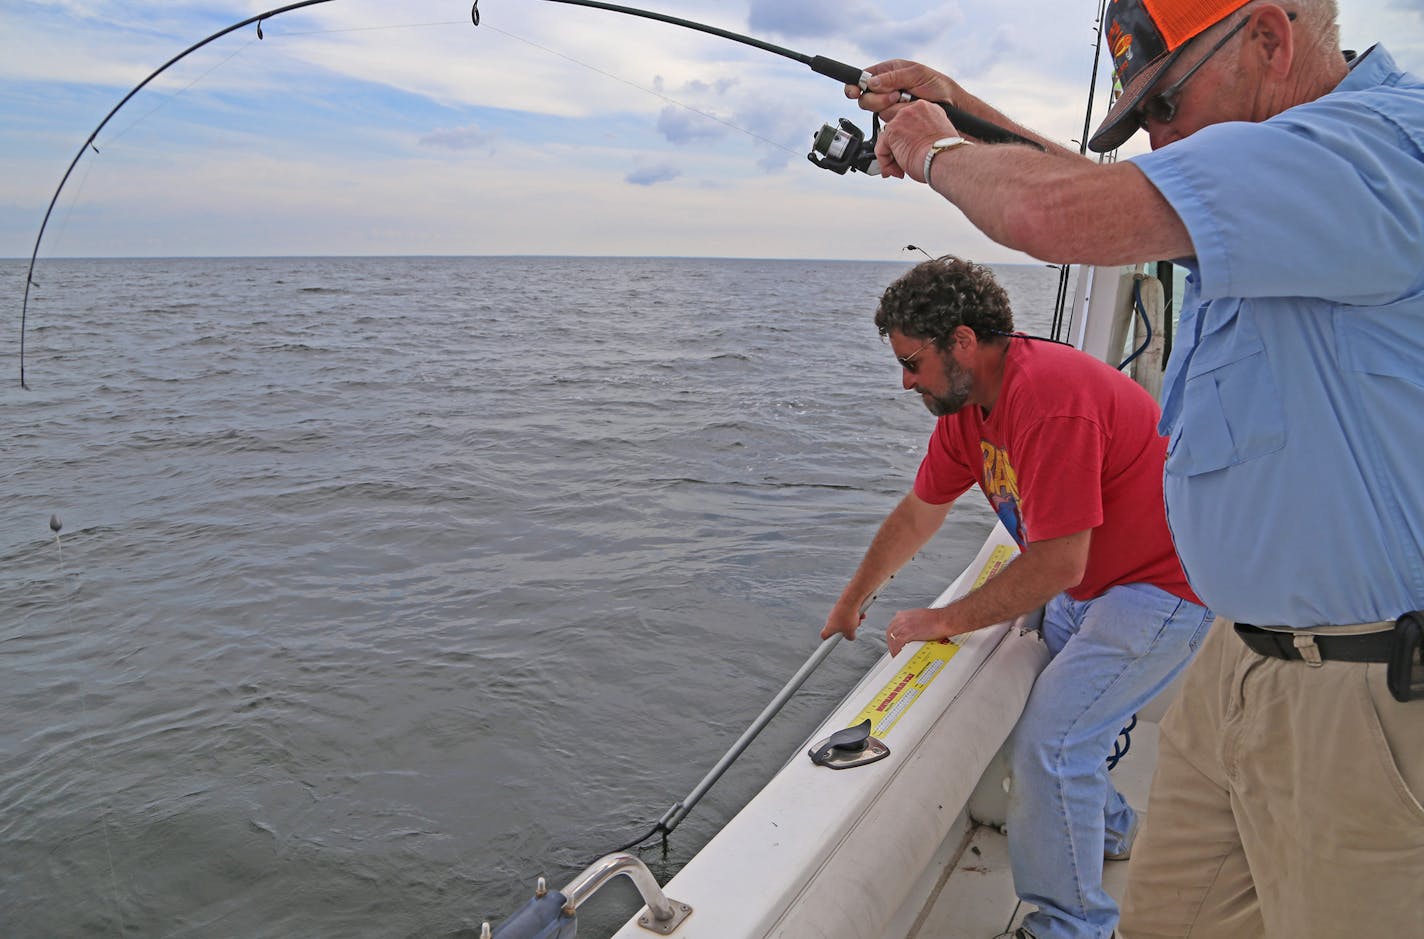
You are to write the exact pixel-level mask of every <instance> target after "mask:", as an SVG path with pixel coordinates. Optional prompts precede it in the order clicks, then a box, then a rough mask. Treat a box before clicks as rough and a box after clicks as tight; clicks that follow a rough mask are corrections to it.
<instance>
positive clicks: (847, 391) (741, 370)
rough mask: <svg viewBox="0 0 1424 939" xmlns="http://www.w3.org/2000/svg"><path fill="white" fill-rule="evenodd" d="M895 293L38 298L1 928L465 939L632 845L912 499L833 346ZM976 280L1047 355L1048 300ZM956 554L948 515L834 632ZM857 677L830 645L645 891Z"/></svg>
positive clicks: (145, 264) (0, 744)
mask: <svg viewBox="0 0 1424 939" xmlns="http://www.w3.org/2000/svg"><path fill="white" fill-rule="evenodd" d="M906 266H907V265H904V264H881V263H831V262H826V263H818V262H800V261H795V262H793V261H782V262H775V261H771V262H758V261H719V260H668V259H649V260H627V259H554V258H549V259H529V258H467V259H453V258H452V259H256V260H252V259H247V260H181V261H168V260H152V261H46V262H41V265H40V267H39V270H38V271H37V275H36V279H37V280H39V281H40V283H41V284H42V287H41V289H40V290H38V291H37V293H36V295H35V297H34V300H33V301H32V306H31V309H30V326H29V332H28V337H27V352H28V358H27V377H28V379H29V381H30V383H31V385H32V387H33V389H34V390H33V391H31V392H28V393H25V392H21V391H19V389H18V386H17V385H16V384H15V383H14V382H13V381H12V382H11V383H10V384H8V385H7V386H6V387H5V390H4V392H3V396H4V413H5V427H4V431H3V437H0V439H3V440H4V444H3V446H4V454H5V458H4V460H3V461H0V571H2V572H0V610H3V611H4V613H3V618H0V663H2V664H3V674H4V681H3V683H0V713H3V714H4V715H5V720H4V723H3V725H0V857H3V862H0V924H3V932H4V934H5V935H6V936H37V937H40V936H109V935H135V936H175V937H176V936H205V937H206V936H214V935H224V936H272V937H292V936H303V937H328V936H329V937H336V936H342V937H345V936H353V935H363V936H366V935H369V936H396V937H400V936H437V937H439V936H463V935H476V934H477V932H478V926H479V923H480V921H481V920H483V919H486V918H488V919H492V920H495V921H498V920H499V919H502V918H503V917H504V916H506V915H508V914H509V913H510V912H512V911H513V910H514V909H515V908H516V907H517V906H519V905H520V904H522V903H523V902H524V900H525V899H527V897H528V895H529V893H530V891H531V889H532V885H533V881H534V878H535V877H536V876H538V875H540V874H543V875H546V876H547V877H548V878H549V880H550V883H551V884H552V885H555V886H558V885H562V884H563V883H565V882H567V881H568V880H569V879H571V878H572V876H573V875H574V874H575V873H577V871H578V870H580V869H581V868H582V866H583V865H584V864H585V863H586V862H587V861H588V860H590V859H591V858H593V857H595V856H597V855H598V854H601V853H603V852H604V851H606V850H609V849H611V848H612V847H615V846H617V845H618V844H620V843H622V842H624V841H626V840H628V839H630V838H632V837H634V836H636V835H637V834H640V833H642V832H643V831H646V830H647V829H648V828H649V827H651V825H652V823H653V822H655V821H656V820H657V819H658V818H659V817H660V816H661V815H662V814H663V812H664V811H666V809H667V808H668V807H669V806H670V805H671V804H672V803H673V802H674V801H676V800H678V799H680V798H681V797H682V796H683V795H685V794H686V793H687V792H688V790H689V789H691V788H692V786H693V785H694V784H696V783H697V781H698V780H699V779H701V777H702V775H703V774H704V773H705V772H706V771H707V770H709V769H710V768H711V766H712V765H713V764H714V763H715V762H716V760H717V758H718V757H720V756H721V754H722V753H723V752H724V751H725V750H726V748H727V747H729V746H730V745H731V743H732V742H733V741H734V740H735V739H736V737H737V736H738V735H739V734H740V733H741V731H742V730H743V729H744V728H745V727H746V725H747V724H749V723H750V721H751V720H752V719H753V718H754V717H755V716H756V714H757V713H758V712H759V711H760V710H761V708H762V707H763V706H764V705H765V704H766V702H767V701H768V700H769V699H770V697H771V696H772V695H773V694H774V693H775V691H776V690H777V689H778V688H780V686H781V684H782V683H783V682H784V681H785V680H786V678H787V677H789V676H790V674H791V673H792V672H793V671H794V670H795V669H796V668H797V667H798V666H799V665H800V663H801V662H802V661H803V660H804V659H805V658H806V656H808V655H809V654H810V653H811V652H812V651H813V650H814V648H815V646H816V644H817V641H818V640H817V637H816V634H817V632H818V630H819V627H820V625H821V623H822V621H823V620H824V616H825V612H826V609H827V608H828V605H829V603H830V602H831V600H832V599H834V597H835V595H836V594H837V593H838V592H839V590H840V588H841V586H843V584H844V581H845V579H846V577H848V576H849V574H850V572H851V570H852V569H853V568H854V566H855V564H856V563H857V561H858V560H859V558H860V555H861V553H862V551H863V550H864V547H865V545H866V543H867V542H868V541H869V538H870V536H871V535H872V534H873V533H874V530H875V527H876V526H877V525H878V523H879V521H880V520H881V518H882V517H883V516H884V514H885V513H886V512H887V511H889V509H890V508H891V507H892V506H893V504H894V503H895V501H896V500H897V499H898V498H899V497H900V495H901V494H903V492H904V491H905V489H906V488H907V487H908V485H909V481H910V479H911V478H912V475H913V472H914V470H915V468H916V466H917V465H918V461H919V457H920V453H921V448H922V446H923V440H924V437H925V435H926V433H927V431H928V429H929V422H930V417H929V415H928V414H927V413H926V412H925V411H924V409H923V408H922V407H921V405H920V404H919V403H918V399H914V398H912V397H909V396H906V395H905V394H904V393H903V392H902V391H900V389H899V371H898V369H897V368H896V367H895V363H894V359H893V358H892V357H891V354H890V352H889V350H888V349H887V348H886V347H884V346H883V345H882V344H881V343H880V341H879V340H878V339H877V338H876V336H875V331H874V327H873V325H872V324H871V321H870V315H871V313H872V312H873V310H874V305H875V299H876V297H877V296H878V295H879V293H880V291H881V290H883V289H884V287H885V286H886V285H887V284H888V283H889V282H890V281H891V280H892V279H894V277H895V276H897V275H898V274H899V273H900V272H902V271H903V270H904V269H905V268H906ZM0 272H3V275H4V280H3V289H4V290H5V292H6V293H7V294H9V295H11V296H14V297H18V296H19V295H20V293H21V286H22V284H23V274H24V266H23V265H22V264H19V263H17V262H5V264H4V265H3V266H0ZM1000 274H1001V278H1002V280H1003V282H1004V284H1005V286H1006V287H1007V288H1008V289H1009V292H1010V295H1011V296H1012V297H1013V298H1014V299H1015V302H1016V306H1017V309H1018V310H1019V319H1020V324H1021V325H1023V326H1026V327H1027V328H1030V329H1037V330H1040V331H1042V330H1043V329H1044V328H1045V326H1044V324H1046V323H1047V321H1048V319H1049V317H1050V315H1051V309H1050V307H1051V303H1052V294H1053V289H1054V287H1055V285H1056V281H1057V275H1056V272H1054V271H1052V270H1049V269H1046V268H1036V267H1006V268H1001V269H1000ZM8 341H9V340H7V342H8ZM7 350H8V351H7ZM0 351H3V352H4V360H5V361H7V362H8V363H9V365H8V366H7V367H8V368H10V369H14V370H15V371H16V373H17V371H18V363H17V361H16V359H15V352H16V351H17V350H16V349H15V346H14V345H13V344H10V345H7V346H0ZM51 514H57V515H58V516H59V517H60V518H61V519H62V520H63V523H64V529H63V532H62V539H61V543H60V544H59V545H57V544H56V542H55V539H54V538H53V536H52V535H51V533H50V531H49V528H48V524H47V523H48V520H49V518H50V515H51ZM990 521H991V516H990V514H989V512H988V510H987V509H985V508H984V507H983V505H982V503H981V502H979V501H978V500H977V499H975V498H970V497H967V498H966V499H965V500H964V505H962V506H961V507H959V508H957V509H956V511H955V513H954V515H953V516H952V517H951V524H950V525H949V526H948V527H947V529H946V531H945V532H944V533H942V534H941V536H939V537H938V538H937V539H936V540H935V541H934V542H933V543H932V544H931V545H930V546H929V547H928V548H927V549H926V551H924V552H923V553H922V554H921V556H920V557H919V558H918V559H917V560H916V561H915V562H913V564H912V565H911V568H910V569H909V570H907V571H906V572H905V573H904V574H902V575H901V576H900V577H899V578H898V579H897V580H896V581H895V583H894V584H893V585H892V586H891V588H889V589H888V590H887V591H886V592H885V594H884V595H883V597H882V600H881V602H880V604H879V606H878V607H877V608H876V609H875V610H873V611H872V612H871V615H870V618H869V619H868V621H867V630H868V632H869V633H872V634H876V635H878V634H879V633H880V631H881V630H882V629H883V626H884V622H885V620H886V619H888V617H889V614H890V613H891V612H893V610H894V609H897V608H900V607H905V606H914V605H922V604H924V603H926V602H928V601H929V600H930V599H932V598H933V596H934V595H935V594H937V593H938V592H939V590H940V589H941V588H942V587H943V585H944V584H945V583H946V582H947V581H948V580H949V579H950V578H951V577H952V576H954V575H955V574H956V573H957V572H958V570H959V568H960V567H961V566H962V565H963V564H964V563H965V562H967V560H968V559H969V557H970V556H971V555H972V553H973V551H974V550H975V549H977V547H978V545H979V542H980V540H981V539H982V536H983V533H984V531H985V530H986V529H987V528H988V525H989V523H990ZM883 651H884V644H883V641H882V640H881V639H879V638H875V637H866V638H863V639H862V640H861V641H859V642H856V643H854V644H846V645H842V646H841V647H840V648H839V649H837V651H836V653H835V654H834V655H833V656H832V657H831V659H830V660H829V661H828V663H827V664H826V665H825V666H824V667H823V668H822V669H821V670H820V671H819V672H818V673H817V674H816V675H815V676H814V677H813V678H812V679H811V681H810V682H809V683H808V685H807V686H806V688H805V689H803V691H802V692H801V694H800V695H799V696H798V697H797V699H796V700H795V701H793V703H792V704H791V705H790V707H789V708H788V709H787V711H786V712H784V714H783V716H782V717H781V718H780V719H778V721H776V722H775V723H773V724H772V726H771V727H770V728H769V729H768V730H767V731H766V732H765V733H764V734H763V735H762V738H761V739H760V740H758V741H757V743H756V744H754V745H753V746H752V747H751V749H750V750H749V751H748V753H747V754H746V756H745V757H744V758H743V759H742V760H741V761H740V762H739V763H738V764H737V765H736V766H735V767H734V768H733V769H732V771H731V772H730V773H729V774H728V775H727V776H726V777H724V778H723V779H722V781H721V782H719V783H718V784H717V785H716V786H715V787H714V788H713V789H712V791H711V792H710V794H709V795H708V796H707V798H706V799H705V800H704V801H703V802H702V803H701V804H700V805H699V806H698V807H697V808H696V810H695V811H694V812H693V813H692V815H691V816H689V818H688V819H687V821H685V822H684V823H683V824H682V826H681V827H679V828H678V830H677V832H676V833H675V834H674V835H673V836H672V839H671V843H670V848H669V851H668V853H667V855H666V856H663V855H662V854H661V853H660V852H658V851H656V850H653V851H649V852H647V853H646V854H645V858H646V859H647V860H648V861H649V862H650V864H651V865H652V866H653V868H654V871H655V873H656V874H657V875H658V877H659V880H666V878H667V877H669V876H671V874H672V873H673V872H675V871H676V869H677V868H678V867H679V866H680V865H681V864H682V863H684V862H685V861H686V860H687V858H688V857H689V856H690V855H691V854H692V853H694V852H695V851H696V850H697V849H698V848H699V847H701V845H702V844H704V843H705V842H706V841H707V839H708V838H710V837H711V835H712V833H713V832H715V830H716V829H717V827H718V826H719V825H721V824H722V823H723V822H725V821H726V820H727V819H728V818H730V817H731V815H733V814H735V811H736V809H737V808H738V807H739V806H740V805H741V804H743V803H744V802H745V801H746V800H747V799H748V798H749V797H750V796H751V795H752V794H753V793H754V792H755V791H756V789H757V788H758V787H759V786H760V785H761V784H762V783H763V782H764V781H765V780H766V779H767V778H768V777H769V776H770V775H771V773H773V772H774V771H775V770H776V768H777V767H778V766H779V765H780V764H781V762H782V761H783V760H784V759H785V757H786V754H787V753H788V752H790V751H791V749H792V748H794V747H796V746H797V745H798V744H799V743H800V742H801V740H802V738H803V737H804V736H805V735H806V734H807V733H809V732H810V730H811V729H812V728H813V727H814V726H815V724H816V723H818V722H819V720H820V717H821V715H822V714H823V713H824V712H825V711H826V710H827V709H828V708H829V707H830V706H832V705H833V704H834V703H835V702H836V701H838V700H839V698H840V697H841V695H843V694H844V693H845V692H846V691H847V690H848V689H849V687H850V685H851V684H852V682H853V681H854V680H855V678H856V677H857V676H858V675H859V674H860V673H861V672H862V671H863V670H864V669H865V668H866V667H867V666H868V665H869V664H871V663H872V662H873V661H874V660H875V659H876V658H877V657H878V656H879V655H880V654H881V653H882V652H883ZM639 905H640V904H639V901H637V900H636V899H635V897H634V894H633V892H632V891H631V889H630V888H627V887H625V886H624V885H623V884H622V881H621V880H620V882H619V884H616V885H615V886H614V887H613V888H610V889H609V890H605V891H604V894H602V895H600V896H599V897H597V898H595V899H594V900H593V901H591V902H590V903H589V904H588V905H587V906H586V907H585V909H584V912H583V913H582V914H581V917H580V918H581V920H582V925H583V929H582V930H581V932H582V933H583V934H585V935H589V936H597V935H600V934H604V933H606V932H607V931H610V930H611V929H612V928H613V927H614V926H615V925H616V924H618V923H621V922H622V921H623V920H624V919H625V918H627V916H629V915H630V914H631V913H633V912H635V911H636V909H637V907H638V906H639Z"/></svg>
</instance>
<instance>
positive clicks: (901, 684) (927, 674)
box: [850, 639, 959, 739]
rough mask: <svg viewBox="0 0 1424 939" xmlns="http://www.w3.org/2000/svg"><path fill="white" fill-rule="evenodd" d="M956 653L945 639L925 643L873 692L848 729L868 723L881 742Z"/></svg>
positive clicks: (955, 648) (957, 649)
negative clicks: (893, 675) (868, 701)
mask: <svg viewBox="0 0 1424 939" xmlns="http://www.w3.org/2000/svg"><path fill="white" fill-rule="evenodd" d="M958 651H959V646H957V645H955V644H954V643H952V642H950V641H949V640H948V639H941V640H939V641H938V642H927V643H925V644H924V645H922V646H920V649H919V651H918V652H916V653H915V654H914V655H912V656H910V661H908V662H906V663H905V665H904V666H903V667H902V668H901V669H900V670H899V671H898V672H896V673H895V677H894V678H891V679H890V680H889V681H888V682H886V684H885V687H884V688H881V689H880V690H879V691H878V692H876V694H875V697H874V698H872V699H871V700H870V703H869V704H868V705H866V707H865V710H863V711H861V712H860V714H859V715H858V716H857V717H856V719H855V720H853V721H851V722H850V726H852V727H854V726H855V725H856V724H859V723H861V722H862V721H865V720H869V721H870V722H871V726H870V733H871V734H872V735H874V736H876V737H880V738H882V739H883V738H884V737H885V735H886V734H888V733H889V732H890V728H892V727H894V726H895V724H896V722H897V721H899V720H900V718H901V717H903V716H904V715H905V712H906V711H908V710H909V709H910V705H912V704H914V703H915V700H916V699H917V698H919V697H920V695H922V694H924V692H925V689H927V688H928V687H929V686H930V682H932V681H934V680H935V678H936V677H937V676H938V675H939V673H940V672H942V671H944V665H945V663H946V662H948V661H949V660H950V659H952V658H954V654H955V653H956V652H958Z"/></svg>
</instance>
